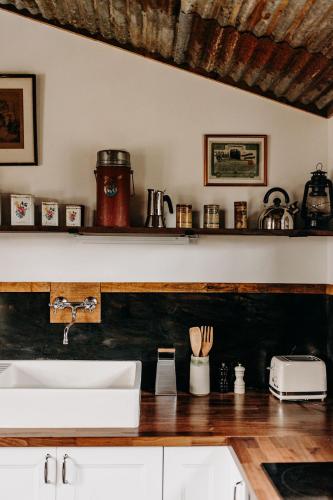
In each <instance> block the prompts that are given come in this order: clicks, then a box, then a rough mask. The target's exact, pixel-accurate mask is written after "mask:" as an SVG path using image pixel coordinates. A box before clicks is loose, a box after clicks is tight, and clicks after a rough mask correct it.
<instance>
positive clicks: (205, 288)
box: [101, 282, 333, 295]
mask: <svg viewBox="0 0 333 500" xmlns="http://www.w3.org/2000/svg"><path fill="white" fill-rule="evenodd" d="M326 288H327V285H324V284H298V283H296V284H295V283H195V282H194V283H178V282H177V283H171V282H124V283H107V282H105V283H101V292H102V293H126V292H128V293H141V292H142V293H168V292H170V293H214V292H215V293H299V294H316V295H317V294H325V293H326ZM332 294H333V286H332Z"/></svg>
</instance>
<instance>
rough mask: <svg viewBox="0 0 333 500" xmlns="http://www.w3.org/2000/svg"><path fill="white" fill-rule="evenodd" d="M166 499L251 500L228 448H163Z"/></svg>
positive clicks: (238, 467) (232, 454) (239, 470)
mask: <svg viewBox="0 0 333 500" xmlns="http://www.w3.org/2000/svg"><path fill="white" fill-rule="evenodd" d="M163 488H164V497H163V500H202V499H205V500H248V491H247V486H246V483H245V481H244V479H243V476H242V473H241V468H240V466H239V464H237V463H236V461H235V456H234V453H233V451H232V449H231V448H229V447H228V446H198V447H185V448H164V484H163Z"/></svg>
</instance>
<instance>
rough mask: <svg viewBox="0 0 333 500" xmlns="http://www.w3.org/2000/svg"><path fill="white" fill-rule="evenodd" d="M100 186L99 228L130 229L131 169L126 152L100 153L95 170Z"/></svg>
mask: <svg viewBox="0 0 333 500" xmlns="http://www.w3.org/2000/svg"><path fill="white" fill-rule="evenodd" d="M95 177H96V184H97V207H96V225H97V226H104V227H128V226H130V199H131V178H132V185H133V192H134V183H133V170H131V160H130V154H129V153H128V152H127V151H120V150H116V149H106V150H103V151H98V153H97V163H96V170H95Z"/></svg>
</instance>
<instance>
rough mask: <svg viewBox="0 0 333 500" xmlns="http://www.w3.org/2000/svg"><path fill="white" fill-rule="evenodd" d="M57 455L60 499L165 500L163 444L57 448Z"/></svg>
mask: <svg viewBox="0 0 333 500" xmlns="http://www.w3.org/2000/svg"><path fill="white" fill-rule="evenodd" d="M57 457H58V466H59V472H60V473H59V474H58V481H57V500H110V498H114V499H115V500H134V499H135V500H160V499H161V500H162V474H163V448H160V447H156V448H154V447H151V448H141V447H140V448H137V447H131V448H123V447H118V448H117V447H115V448H110V447H107V448H58V450H57ZM60 469H61V470H60ZM0 497H1V495H0ZM8 500H9V499H8ZM15 500H16V499H15ZM21 500H22V499H21Z"/></svg>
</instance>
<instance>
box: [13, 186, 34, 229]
mask: <svg viewBox="0 0 333 500" xmlns="http://www.w3.org/2000/svg"><path fill="white" fill-rule="evenodd" d="M10 200H11V219H10V222H11V225H12V226H33V225H34V223H35V211H34V210H35V205H34V198H33V196H31V195H30V194H11V195H10Z"/></svg>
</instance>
